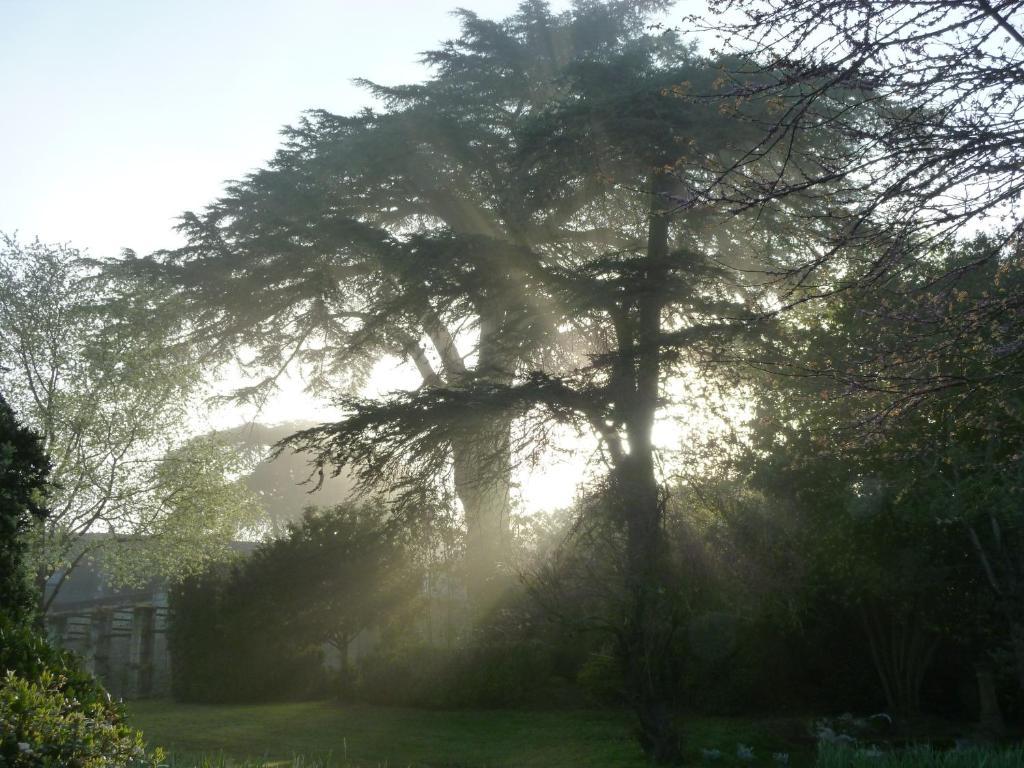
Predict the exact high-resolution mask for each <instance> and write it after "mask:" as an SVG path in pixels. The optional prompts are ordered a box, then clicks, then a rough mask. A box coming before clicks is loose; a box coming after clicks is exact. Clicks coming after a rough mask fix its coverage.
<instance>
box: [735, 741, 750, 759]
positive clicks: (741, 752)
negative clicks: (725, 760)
mask: <svg viewBox="0 0 1024 768" xmlns="http://www.w3.org/2000/svg"><path fill="white" fill-rule="evenodd" d="M736 757H738V758H739V759H740V760H753V759H754V749H753V747H748V746H747V745H746V744H737V745H736Z"/></svg>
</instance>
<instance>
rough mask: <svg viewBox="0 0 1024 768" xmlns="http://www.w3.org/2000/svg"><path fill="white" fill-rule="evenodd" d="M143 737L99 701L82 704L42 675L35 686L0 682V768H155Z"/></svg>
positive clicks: (155, 758)
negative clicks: (2, 767) (0, 767)
mask: <svg viewBox="0 0 1024 768" xmlns="http://www.w3.org/2000/svg"><path fill="white" fill-rule="evenodd" d="M162 760H163V754H162V753H161V751H160V750H156V751H155V752H154V753H152V754H149V753H147V752H146V748H145V744H144V743H143V741H142V734H140V733H139V732H138V731H135V730H133V729H132V728H130V727H129V726H128V725H126V724H125V723H124V721H123V719H122V717H121V713H120V711H119V710H118V709H117V708H116V707H114V706H111V705H109V704H106V703H104V702H102V701H92V702H88V703H85V704H83V703H81V702H79V701H78V700H77V699H76V698H74V696H73V694H71V693H69V690H68V686H67V680H65V679H64V678H62V677H61V676H60V675H58V674H54V673H53V672H51V671H49V670H46V671H44V672H42V673H41V674H40V676H39V678H38V680H36V681H29V680H26V679H25V678H22V677H19V676H18V675H16V674H15V673H14V672H8V673H7V674H6V676H5V677H4V678H3V680H2V681H0V765H3V766H5V767H9V768H115V766H116V768H157V766H158V765H159V764H160V762H161V761H162Z"/></svg>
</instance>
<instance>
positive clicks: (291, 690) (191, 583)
mask: <svg viewBox="0 0 1024 768" xmlns="http://www.w3.org/2000/svg"><path fill="white" fill-rule="evenodd" d="M244 585H245V580H244V575H242V574H241V572H240V570H239V569H238V568H237V567H231V566H219V567H216V568H214V569H211V570H209V571H207V572H206V573H204V574H202V575H201V576H197V577H194V578H192V579H189V580H187V581H186V582H185V583H183V584H181V585H180V586H178V587H177V588H176V589H174V590H173V591H172V593H171V604H170V605H171V631H170V637H169V642H170V651H171V657H172V666H171V669H172V678H171V686H172V693H173V695H174V698H175V699H176V700H178V701H188V702H200V703H224V702H243V701H251V702H256V701H282V700H294V699H303V698H311V697H315V696H318V695H324V694H326V693H327V687H326V684H325V682H324V675H323V672H322V669H323V657H322V654H321V652H320V649H319V648H318V647H310V646H309V645H308V644H304V643H302V642H300V641H298V640H297V639H295V638H292V637H291V636H289V635H288V634H287V633H283V632H282V631H281V630H282V627H281V624H280V616H278V615H277V614H276V613H275V612H274V611H273V610H272V608H271V607H268V608H267V612H266V613H265V614H263V615H260V614H259V613H258V612H257V611H256V610H255V608H254V604H256V603H258V601H255V600H250V599H249V597H248V596H247V595H246V594H245V593H244Z"/></svg>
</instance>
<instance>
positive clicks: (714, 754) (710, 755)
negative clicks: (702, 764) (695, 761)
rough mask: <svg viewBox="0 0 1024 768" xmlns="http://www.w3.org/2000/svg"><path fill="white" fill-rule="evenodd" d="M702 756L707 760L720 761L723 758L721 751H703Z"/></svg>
mask: <svg viewBox="0 0 1024 768" xmlns="http://www.w3.org/2000/svg"><path fill="white" fill-rule="evenodd" d="M700 754H701V756H702V757H703V758H704V759H705V760H718V759H720V758H721V757H722V751H721V750H720V749H702V750H701V751H700Z"/></svg>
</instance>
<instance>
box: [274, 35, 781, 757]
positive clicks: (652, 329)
mask: <svg viewBox="0 0 1024 768" xmlns="http://www.w3.org/2000/svg"><path fill="white" fill-rule="evenodd" d="M568 75H569V76H568V77H567V80H566V83H567V85H566V91H565V92H564V93H563V94H561V95H560V96H559V97H557V98H553V99H552V100H551V101H550V102H549V103H548V104H547V105H546V108H544V109H542V110H538V111H536V112H535V113H533V114H532V115H531V116H530V119H529V121H528V125H527V127H526V129H525V130H524V133H523V139H522V141H521V143H520V146H519V152H518V157H517V163H516V165H515V166H514V167H513V168H512V169H511V171H512V174H511V176H510V178H509V185H510V186H512V187H513V188H514V189H515V192H516V194H517V195H518V196H519V198H520V199H521V200H522V201H523V204H524V205H525V206H527V210H528V211H529V217H530V218H532V219H538V220H551V219H553V218H557V219H558V220H559V221H560V222H562V234H561V239H559V240H550V241H548V242H547V243H544V244H542V245H540V246H538V247H536V248H535V250H534V252H535V253H536V254H537V256H538V258H536V260H535V261H534V262H533V263H527V264H525V265H524V269H523V273H522V274H523V278H522V279H523V280H524V283H525V284H527V285H529V286H530V288H531V290H533V291H537V292H539V293H541V294H542V295H543V296H544V298H545V301H546V302H547V303H548V304H550V305H553V306H556V307H558V308H559V316H560V317H562V318H564V319H565V322H567V323H571V324H572V325H573V327H574V328H576V329H577V330H578V332H579V334H580V335H585V336H586V337H587V339H588V342H589V353H590V354H588V355H586V356H584V357H583V358H582V359H581V360H580V361H578V362H577V363H576V364H575V365H573V366H568V367H563V368H560V369H559V368H554V367H552V368H547V369H542V368H539V367H538V368H536V369H534V370H533V371H529V372H527V373H525V374H520V375H519V376H517V377H516V378H515V379H514V380H513V381H512V382H511V383H510V384H509V383H505V382H501V381H498V382H496V381H493V380H492V381H481V380H476V381H473V380H471V381H465V382H460V383H459V385H458V386H454V387H451V386H449V387H440V386H438V387H435V388H433V389H430V390H423V391H420V392H415V393H408V394H403V395H399V396H396V397H394V398H392V399H390V401H383V402H382V401H362V402H359V401H350V402H349V403H348V404H347V405H348V406H349V407H350V409H351V410H350V415H349V417H348V418H347V419H345V420H343V421H341V422H339V423H337V424H334V425H325V426H323V427H320V428H317V429H313V430H307V431H305V432H303V433H300V434H299V435H297V436H296V437H295V438H294V439H293V440H291V441H290V444H291V445H293V446H296V447H299V448H301V449H305V450H311V451H314V452H315V453H316V454H317V457H318V459H317V460H318V462H319V463H320V464H321V465H322V466H345V465H347V466H362V467H366V468H367V469H366V470H364V471H366V472H371V473H379V472H382V471H387V470H388V469H389V468H391V467H395V466H398V465H400V464H402V463H406V462H408V461H409V457H410V456H412V457H415V458H416V459H417V460H418V461H419V462H420V463H421V465H422V466H424V467H426V468H427V469H429V468H431V467H432V466H434V464H432V463H431V459H432V460H433V461H434V462H435V463H436V461H437V460H438V459H437V458H436V457H437V456H438V448H439V447H440V446H444V445H446V444H450V443H452V442H455V441H457V440H459V439H460V436H461V435H462V434H464V433H465V432H466V431H469V430H471V429H472V423H473V420H475V419H476V418H479V416H480V415H492V417H498V416H500V417H502V418H515V419H517V423H518V424H520V425H521V429H522V430H523V433H524V434H526V435H528V436H530V438H538V437H543V435H544V434H545V430H546V429H547V428H548V425H550V423H551V422H552V421H562V422H568V423H571V424H574V425H576V426H578V427H579V428H581V429H588V430H592V431H593V432H594V433H596V435H597V436H598V437H599V439H600V441H601V444H602V448H603V451H604V454H605V457H606V459H607V462H608V466H609V474H608V477H607V480H606V482H605V486H604V503H603V504H601V505H597V507H599V508H601V509H603V510H604V511H605V513H606V516H607V518H608V521H609V522H610V523H611V524H612V526H613V528H614V529H615V530H616V531H618V534H619V535H620V540H621V542H622V551H621V563H620V564H619V569H618V570H619V572H621V573H622V575H623V584H622V588H621V591H620V594H621V601H620V605H619V611H620V613H619V616H618V620H617V621H616V622H614V625H615V626H616V634H617V641H618V648H619V652H620V657H621V660H622V662H623V665H624V668H625V671H626V676H627V680H626V683H627V686H626V687H627V690H628V691H629V694H630V697H631V699H632V703H633V705H634V707H635V710H636V712H637V715H638V725H639V733H640V737H641V741H642V743H643V745H644V747H645V749H646V750H647V751H648V753H649V754H650V755H651V756H652V758H654V759H655V760H657V761H658V762H663V763H675V762H677V761H678V760H679V759H680V755H681V751H680V749H681V748H680V741H679V736H678V733H677V731H676V728H675V726H674V723H673V718H672V714H671V712H670V709H669V702H670V692H669V690H668V688H669V676H668V674H667V660H668V649H669V647H670V645H671V643H672V641H673V637H674V636H675V633H676V631H677V630H678V627H679V625H680V623H681V620H682V617H681V616H680V615H679V614H678V613H677V611H676V606H677V603H675V602H674V601H673V599H672V596H671V594H670V593H671V590H672V586H671V585H672V584H673V583H674V582H673V580H672V578H671V575H670V572H669V571H670V558H669V557H668V544H667V541H666V539H665V536H664V531H663V521H664V510H665V500H666V489H665V486H664V484H663V482H662V478H661V474H660V472H659V469H658V464H659V461H658V451H657V447H656V444H655V440H654V425H655V422H656V420H657V418H658V416H659V414H660V412H661V411H662V409H663V407H664V406H665V405H666V404H667V402H668V401H669V400H670V399H671V397H670V392H671V385H672V383H673V381H678V380H679V379H680V378H685V377H698V376H702V377H716V378H718V380H719V381H722V382H723V383H725V384H726V385H728V384H730V383H734V382H735V377H734V375H733V374H734V370H735V369H734V368H732V367H731V365H730V364H729V363H730V362H731V361H732V360H733V359H734V358H735V355H734V352H733V351H732V350H733V349H734V347H735V346H736V345H737V344H739V343H740V342H741V341H742V342H743V343H748V344H751V343H760V338H759V334H760V333H762V332H763V329H761V328H760V326H758V324H757V323H756V322H755V321H756V320H758V319H759V318H762V317H763V316H765V315H766V314H767V311H768V307H769V302H768V299H767V297H761V296H760V295H759V294H760V291H759V287H760V286H758V284H757V280H756V279H754V280H751V279H750V278H749V277H748V275H747V270H748V269H749V267H750V266H751V265H753V264H755V263H761V264H762V269H764V268H768V267H769V266H770V265H772V264H773V263H781V261H784V260H785V259H787V258H790V254H791V252H792V251H794V250H798V249H799V248H800V245H799V242H795V241H794V240H793V239H791V237H790V235H791V232H789V231H788V230H787V226H786V223H787V221H789V220H788V219H787V218H786V217H787V216H795V215H796V214H795V213H794V212H793V211H789V212H786V215H785V216H783V215H778V216H776V215H775V214H774V213H773V214H766V216H774V217H775V218H776V221H777V222H778V226H777V227H775V228H772V229H771V230H769V234H768V235H765V236H764V237H763V238H762V239H761V241H760V242H759V243H757V244H755V243H753V242H752V241H751V240H750V238H749V236H748V233H749V229H750V227H751V221H749V220H743V219H740V218H728V217H723V216H720V215H719V214H718V212H717V211H716V210H715V209H714V208H712V207H709V206H707V205H703V204H698V201H696V200H694V199H693V198H692V197H691V196H690V195H691V191H692V190H693V189H694V188H695V186H696V183H697V182H698V181H699V179H693V180H689V181H687V180H684V181H682V182H681V181H680V179H679V178H678V176H677V175H676V174H675V173H674V170H675V166H674V160H675V158H676V157H677V153H678V152H679V149H680V147H689V148H690V151H692V152H693V153H694V154H695V155H696V156H700V157H708V156H713V155H716V154H728V153H730V152H734V151H738V149H739V147H741V146H742V142H743V141H744V139H745V136H744V133H743V126H742V124H741V123H737V122H736V121H734V120H732V119H731V118H730V116H728V115H726V114H722V113H721V112H719V111H717V110H713V109H706V108H702V107H700V106H694V105H693V104H691V103H688V102H687V101H686V100H684V99H680V98H677V93H676V91H675V90H674V88H673V86H674V85H677V84H678V83H680V82H683V81H689V82H693V83H698V84H702V85H708V86H709V85H710V81H711V80H712V79H713V78H714V77H715V70H714V69H713V68H712V67H711V66H710V65H709V64H708V63H707V62H704V61H701V60H699V59H698V58H697V57H696V56H694V54H693V53H692V52H691V51H690V50H689V49H687V48H686V47H685V46H683V45H681V44H680V43H679V41H678V39H677V38H676V37H675V36H674V35H671V34H668V35H660V36H656V37H648V38H643V39H638V40H635V41H632V42H631V43H630V44H625V45H622V46H620V47H619V48H617V49H616V51H614V52H612V53H609V54H608V55H605V56H601V57H594V58H592V59H588V60H584V61H579V62H577V63H576V64H575V65H574V66H573V67H572V68H571V69H570V70H569V72H568ZM691 405H693V406H695V407H697V408H699V406H700V404H699V403H691Z"/></svg>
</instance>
